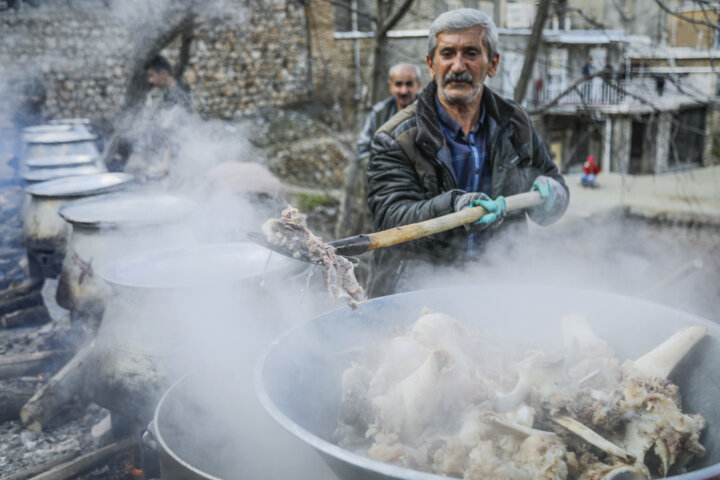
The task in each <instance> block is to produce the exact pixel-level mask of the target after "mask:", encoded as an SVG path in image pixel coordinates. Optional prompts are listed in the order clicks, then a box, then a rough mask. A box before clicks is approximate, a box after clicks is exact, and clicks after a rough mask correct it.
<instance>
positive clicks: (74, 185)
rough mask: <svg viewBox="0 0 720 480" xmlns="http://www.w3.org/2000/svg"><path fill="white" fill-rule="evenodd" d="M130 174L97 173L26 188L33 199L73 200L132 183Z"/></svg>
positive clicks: (55, 180) (41, 183)
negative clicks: (73, 198)
mask: <svg viewBox="0 0 720 480" xmlns="http://www.w3.org/2000/svg"><path fill="white" fill-rule="evenodd" d="M133 179H134V177H133V176H132V175H130V174H128V173H97V174H92V175H75V176H72V177H63V178H55V179H53V180H48V181H46V182H40V183H36V184H34V185H30V186H28V187H25V191H26V192H27V193H29V194H30V195H32V196H33V197H47V198H72V197H83V196H87V195H97V194H100V193H105V192H109V191H112V190H115V189H117V188H120V187H121V186H122V185H125V184H127V183H129V182H130V181H132V180H133Z"/></svg>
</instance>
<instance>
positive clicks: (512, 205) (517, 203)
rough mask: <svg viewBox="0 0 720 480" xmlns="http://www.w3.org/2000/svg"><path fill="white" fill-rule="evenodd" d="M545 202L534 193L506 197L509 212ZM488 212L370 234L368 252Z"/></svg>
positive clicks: (464, 212)
mask: <svg viewBox="0 0 720 480" xmlns="http://www.w3.org/2000/svg"><path fill="white" fill-rule="evenodd" d="M544 201H545V200H543V198H542V197H541V196H540V192H538V191H532V192H527V193H521V194H519V195H511V196H509V197H505V203H506V205H507V211H508V212H512V211H513V210H520V209H522V208H527V207H534V206H536V205H540V204H541V203H543V202H544ZM486 213H488V212H487V210H485V209H484V208H483V207H472V208H464V209H462V210H461V211H459V212H455V213H450V214H448V215H443V216H442V217H437V218H431V219H430V220H425V221H424V222H418V223H411V224H409V225H403V226H401V227H395V228H391V229H389V230H383V231H382V232H375V233H369V234H368V237H370V246H369V247H368V250H374V249H376V248H382V247H391V246H393V245H397V244H398V243H404V242H407V241H410V240H415V239H417V238H422V237H427V236H428V235H433V234H435V233H440V232H445V231H447V230H452V229H453V228H457V227H461V226H463V225H466V224H468V223H473V222H476V221H478V220H479V219H480V218H481V217H482V216H483V215H485V214H486Z"/></svg>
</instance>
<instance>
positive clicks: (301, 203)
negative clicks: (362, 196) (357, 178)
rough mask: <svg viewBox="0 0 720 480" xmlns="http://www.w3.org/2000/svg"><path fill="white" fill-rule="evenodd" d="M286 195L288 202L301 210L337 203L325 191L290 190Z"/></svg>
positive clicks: (310, 210) (307, 210)
mask: <svg viewBox="0 0 720 480" xmlns="http://www.w3.org/2000/svg"><path fill="white" fill-rule="evenodd" d="M288 197H289V198H290V204H291V205H293V206H294V207H295V208H297V209H298V210H300V211H301V212H312V211H313V210H315V209H316V208H318V207H332V206H337V204H338V203H339V202H338V200H337V199H336V198H335V197H333V196H332V195H329V194H326V193H306V192H290V193H288Z"/></svg>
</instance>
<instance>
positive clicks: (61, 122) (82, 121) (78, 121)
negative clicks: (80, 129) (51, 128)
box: [49, 118, 90, 125]
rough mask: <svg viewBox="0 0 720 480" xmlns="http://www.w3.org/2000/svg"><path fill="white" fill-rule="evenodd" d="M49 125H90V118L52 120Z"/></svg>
mask: <svg viewBox="0 0 720 480" xmlns="http://www.w3.org/2000/svg"><path fill="white" fill-rule="evenodd" d="M49 123H50V124H52V125H89V124H90V119H89V118H56V119H55V120H50V122H49Z"/></svg>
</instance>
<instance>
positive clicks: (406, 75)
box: [357, 63, 420, 171]
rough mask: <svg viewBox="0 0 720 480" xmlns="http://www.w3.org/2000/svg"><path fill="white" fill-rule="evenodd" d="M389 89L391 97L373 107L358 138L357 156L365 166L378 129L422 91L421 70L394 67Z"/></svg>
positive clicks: (391, 72)
mask: <svg viewBox="0 0 720 480" xmlns="http://www.w3.org/2000/svg"><path fill="white" fill-rule="evenodd" d="M388 88H389V90H390V96H389V97H388V98H386V99H385V100H382V101H380V102H378V103H376V104H375V105H373V108H372V111H371V112H370V115H368V117H367V119H366V120H365V125H363V129H362V131H361V132H360V136H359V137H358V141H357V156H358V158H360V159H362V163H363V164H364V165H367V159H368V158H369V157H370V142H371V141H372V137H373V135H375V132H376V131H377V129H378V128H380V127H381V126H382V124H383V123H385V122H387V121H388V120H390V118H392V116H393V115H395V114H396V113H397V112H399V111H400V110H402V109H403V108H405V107H407V106H408V105H410V104H411V103H412V102H414V101H415V98H416V97H417V94H418V91H419V90H420V68H419V67H418V66H417V65H413V64H411V63H397V64H395V65H393V66H392V67H391V68H390V71H389V72H388ZM363 171H365V169H364V168H363Z"/></svg>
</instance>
